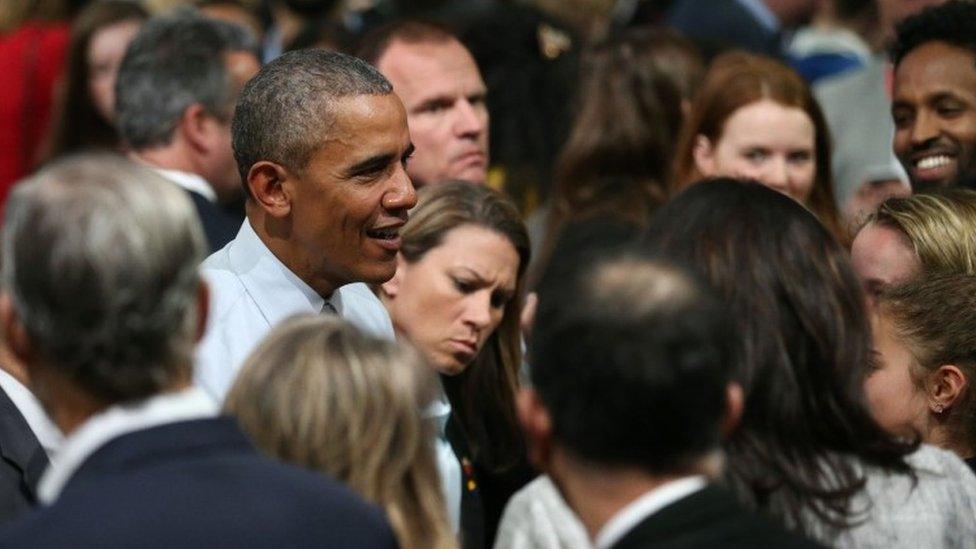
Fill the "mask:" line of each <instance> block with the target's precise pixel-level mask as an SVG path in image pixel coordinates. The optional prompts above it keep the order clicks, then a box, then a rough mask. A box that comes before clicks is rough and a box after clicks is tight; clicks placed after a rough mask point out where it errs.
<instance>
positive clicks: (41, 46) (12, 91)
mask: <svg viewBox="0 0 976 549" xmlns="http://www.w3.org/2000/svg"><path fill="white" fill-rule="evenodd" d="M67 48H68V25H67V24H66V23H39V22H29V23H26V24H24V25H22V26H20V27H19V28H17V29H16V30H14V31H12V32H10V33H8V34H4V35H0V82H2V85H0V208H2V206H3V203H4V202H5V201H6V198H7V193H8V192H9V191H10V187H11V185H13V184H14V182H16V181H17V180H18V179H20V178H22V177H24V176H25V175H27V174H28V173H30V171H31V169H32V168H33V166H34V162H35V160H36V159H37V154H38V148H39V147H40V146H41V144H42V143H43V142H44V139H45V138H46V137H47V133H48V128H49V126H50V116H51V105H52V103H53V99H54V98H53V96H54V85H55V83H56V82H57V80H58V78H59V77H60V75H61V69H62V66H63V65H64V59H65V55H66V52H67Z"/></svg>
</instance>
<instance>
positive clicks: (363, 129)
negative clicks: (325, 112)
mask: <svg viewBox="0 0 976 549" xmlns="http://www.w3.org/2000/svg"><path fill="white" fill-rule="evenodd" d="M329 110H330V113H331V114H330V116H329V118H331V123H330V124H329V126H328V128H327V129H326V138H325V142H324V143H323V144H322V148H328V147H332V146H336V145H338V146H339V147H341V148H342V149H343V150H345V151H346V152H345V153H344V155H345V157H344V159H345V160H349V161H352V160H353V159H354V157H359V156H370V155H373V154H381V153H382V154H392V153H399V152H402V150H403V149H406V148H407V147H408V146H409V144H410V133H409V131H408V129H407V115H406V112H405V110H404V108H403V103H402V102H401V101H400V99H399V98H398V97H397V96H396V95H395V94H392V93H389V94H382V95H353V96H348V97H341V98H338V99H336V100H335V101H334V102H333V103H332V105H331V106H330V107H329Z"/></svg>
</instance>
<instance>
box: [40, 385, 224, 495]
mask: <svg viewBox="0 0 976 549" xmlns="http://www.w3.org/2000/svg"><path fill="white" fill-rule="evenodd" d="M216 414H217V407H216V404H214V402H213V400H212V399H211V398H210V397H209V396H207V394H206V393H204V392H203V390H201V389H199V388H196V387H192V388H189V389H185V390H183V391H178V392H171V393H162V394H159V395H155V396H152V397H149V398H147V399H144V400H139V401H136V402H131V403H126V404H119V405H115V406H110V407H109V408H107V409H105V410H104V411H102V412H99V413H98V414H95V415H94V416H92V417H90V418H88V420H87V421H85V423H83V424H82V425H81V426H80V427H78V428H77V429H76V430H75V431H74V432H73V433H71V434H70V435H69V436H68V437H67V438H66V439H65V441H64V445H63V446H62V447H61V450H60V451H59V452H58V454H57V455H55V456H54V458H53V459H52V460H51V465H50V467H48V469H47V471H46V472H45V473H44V476H43V477H41V482H40V483H39V485H38V487H37V496H38V499H39V500H40V501H41V502H42V503H44V504H48V505H50V504H51V503H53V502H54V501H55V500H56V499H57V498H58V496H59V495H61V491H62V490H63V489H64V486H65V485H66V484H67V483H68V481H69V480H70V479H71V477H72V476H73V475H74V474H75V473H76V472H77V471H78V468H80V467H81V466H82V464H84V462H85V461H86V460H87V459H88V458H89V457H91V455H92V454H94V453H95V452H96V451H97V450H98V449H99V448H101V447H102V446H104V445H105V444H106V443H107V442H109V441H111V440H112V439H115V438H118V437H120V436H122V435H126V434H129V433H132V432H135V431H142V430H144V429H149V428H151V427H158V426H160V425H165V424H168V423H175V422H178V421H188V420H192V419H201V418H206V417H213V416H214V415H216Z"/></svg>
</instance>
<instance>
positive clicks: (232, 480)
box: [0, 418, 396, 548]
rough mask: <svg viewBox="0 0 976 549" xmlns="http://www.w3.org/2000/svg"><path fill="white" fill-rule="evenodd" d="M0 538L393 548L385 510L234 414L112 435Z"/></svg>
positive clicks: (32, 543)
mask: <svg viewBox="0 0 976 549" xmlns="http://www.w3.org/2000/svg"><path fill="white" fill-rule="evenodd" d="M0 547H41V548H44V547H52V548H53V547H92V548H94V547H140V548H147V547H149V548H152V547H159V548H163V547H166V548H171V547H181V548H187V547H200V548H204V547H206V548H212V547H273V548H285V547H288V548H291V547H349V548H353V547H355V548H361V547H382V548H391V547H396V541H395V539H394V537H393V532H392V530H391V529H390V527H389V525H388V524H387V522H386V519H385V518H384V517H383V514H382V512H381V511H380V510H379V509H377V508H376V507H373V506H371V505H368V504H366V503H365V502H363V501H362V500H361V499H359V497H358V496H356V495H354V494H353V493H352V492H351V491H349V490H348V489H346V488H345V487H343V486H341V485H340V484H339V483H337V482H335V481H333V480H331V479H329V478H328V477H326V476H325V475H322V474H319V473H314V472H311V471H307V470H304V469H299V468H297V467H292V466H289V465H285V464H282V463H277V462H273V461H271V460H269V459H267V458H264V457H262V456H259V455H258V454H257V452H256V451H255V450H254V449H253V447H252V446H251V444H250V443H249V442H248V441H247V439H246V438H245V437H244V435H243V433H241V431H240V429H239V428H238V427H237V425H236V423H234V421H233V420H231V419H229V418H216V419H202V420H194V421H184V422H178V423H171V424H168V425H163V426H159V427H153V428H150V429H145V430H142V431H137V432H134V433H130V434H127V435H122V436H120V437H118V438H115V439H113V440H111V441H110V442H108V443H107V444H105V445H104V446H102V447H101V448H99V449H98V450H96V451H95V453H94V454H92V455H91V456H89V457H88V459H87V460H85V462H84V463H83V464H82V465H81V467H80V468H79V469H78V470H77V471H76V472H75V474H74V475H73V476H72V477H71V478H70V479H69V480H68V483H67V484H66V485H65V486H64V490H63V491H62V492H61V495H60V497H58V499H57V500H56V501H55V502H54V503H53V504H52V505H51V506H49V507H41V508H39V509H38V510H36V511H35V512H33V513H32V514H30V515H28V516H27V517H24V518H23V519H21V520H19V521H15V522H14V523H12V524H9V525H7V526H6V527H4V528H3V529H0Z"/></svg>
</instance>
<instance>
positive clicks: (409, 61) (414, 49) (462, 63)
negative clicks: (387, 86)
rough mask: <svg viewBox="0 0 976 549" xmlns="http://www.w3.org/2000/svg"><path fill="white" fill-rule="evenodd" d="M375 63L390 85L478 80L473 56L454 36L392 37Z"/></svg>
mask: <svg viewBox="0 0 976 549" xmlns="http://www.w3.org/2000/svg"><path fill="white" fill-rule="evenodd" d="M377 66H378V67H379V69H380V71H381V72H383V74H384V75H386V77H387V78H389V79H390V81H391V83H392V84H393V87H394V88H406V89H408V90H413V89H422V88H424V87H426V86H429V85H431V84H434V83H436V80H437V79H443V78H466V79H472V80H476V81H477V83H478V84H481V74H480V72H478V66H477V64H475V61H474V57H472V56H471V53H470V52H468V50H467V48H465V47H464V46H463V45H462V44H461V43H460V42H458V41H457V40H454V39H451V40H445V41H440V42H418V43H407V42H403V41H394V42H393V43H392V44H391V45H390V47H389V48H387V50H386V52H384V53H383V55H382V57H380V60H379V62H378V63H377Z"/></svg>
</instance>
